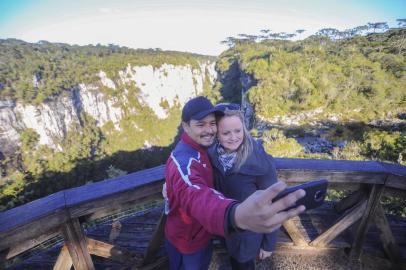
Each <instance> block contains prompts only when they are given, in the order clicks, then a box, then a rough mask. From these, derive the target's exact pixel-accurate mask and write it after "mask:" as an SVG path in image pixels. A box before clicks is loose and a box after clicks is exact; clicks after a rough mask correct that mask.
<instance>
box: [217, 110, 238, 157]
mask: <svg viewBox="0 0 406 270" xmlns="http://www.w3.org/2000/svg"><path fill="white" fill-rule="evenodd" d="M242 125H243V123H242V122H241V120H240V118H239V117H238V116H236V115H232V116H224V117H222V118H221V119H220V121H219V122H218V123H217V138H218V140H219V142H220V144H221V145H222V146H223V147H224V149H225V150H226V151H227V152H233V151H236V150H237V149H238V147H240V145H241V143H242V141H243V138H244V131H243V126H242Z"/></svg>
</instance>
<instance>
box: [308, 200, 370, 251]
mask: <svg viewBox="0 0 406 270" xmlns="http://www.w3.org/2000/svg"><path fill="white" fill-rule="evenodd" d="M366 205H367V202H366V201H365V200H364V201H361V202H359V203H358V204H357V205H356V206H354V207H353V208H351V209H350V210H348V211H347V212H345V213H344V214H343V217H342V218H340V220H339V221H338V222H337V223H335V224H334V225H333V226H331V227H330V228H329V229H328V230H327V231H325V232H323V233H322V234H321V235H319V236H318V237H317V238H316V239H314V240H313V241H312V242H310V246H313V247H319V248H320V247H326V246H327V245H328V243H330V242H331V241H332V240H333V239H334V238H335V237H337V235H339V234H340V233H342V232H343V231H344V230H346V229H347V228H348V227H349V226H351V225H352V224H354V223H355V222H356V221H357V220H359V219H360V218H361V217H362V214H363V213H364V211H365V209H366Z"/></svg>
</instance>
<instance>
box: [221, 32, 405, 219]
mask: <svg viewBox="0 0 406 270" xmlns="http://www.w3.org/2000/svg"><path fill="white" fill-rule="evenodd" d="M375 26H376V25H375ZM358 29H364V30H365V29H366V28H365V27H361V28H358ZM373 30H376V29H373ZM262 32H269V31H262ZM348 32H351V33H352V34H348ZM374 32H375V31H374ZM374 32H372V33H369V34H365V35H361V34H356V31H347V33H342V32H341V33H340V32H338V31H337V30H334V29H323V30H320V31H319V32H318V33H317V34H316V35H313V36H310V37H308V38H306V39H304V40H299V41H290V40H287V38H289V36H287V34H286V33H285V34H283V35H281V34H280V33H279V34H278V33H275V34H272V33H271V34H269V35H268V37H267V38H264V36H263V35H261V36H255V35H244V34H242V35H240V38H228V39H227V40H226V41H225V42H228V43H229V45H230V49H228V50H227V51H225V52H223V53H222V54H221V55H220V57H219V60H218V61H217V69H218V70H219V71H220V72H221V74H222V76H221V77H222V78H227V77H229V78H234V79H233V80H227V79H225V80H223V81H221V82H219V85H217V88H218V89H221V91H222V96H223V97H226V98H227V99H228V100H231V101H234V102H241V100H242V97H241V95H239V93H241V92H244V93H245V98H246V100H248V102H249V103H250V104H251V105H252V106H253V108H254V111H255V120H254V122H255V123H254V125H253V126H254V128H253V129H252V130H251V132H252V134H253V135H254V136H257V137H260V138H262V140H263V141H264V145H265V148H266V150H267V152H268V153H271V154H272V155H274V156H277V157H296V158H323V159H345V160H380V161H386V162H392V163H399V164H402V165H406V58H405V57H406V29H405V28H397V29H390V30H388V31H380V32H379V33H374ZM275 37H279V38H275ZM258 39H259V40H260V41H258ZM261 39H262V40H261ZM238 73H240V74H243V75H244V76H245V78H244V76H241V75H238ZM236 76H237V77H239V78H240V80H235V77H236ZM247 77H248V78H249V80H248V81H249V82H248V84H249V85H250V87H249V88H248V89H244V86H243V84H244V82H242V81H241V80H243V81H244V80H247ZM245 83H247V82H245ZM289 119H294V120H295V121H294V123H292V124H286V123H284V121H285V120H289ZM285 122H286V121H285ZM308 138H310V139H314V138H316V139H315V140H316V143H315V144H320V143H321V144H325V145H327V146H326V147H320V146H316V147H311V149H309V147H306V144H303V143H301V141H305V140H306V139H308ZM301 139H302V140H301ZM338 195H340V194H338ZM341 195H342V194H341ZM384 200H386V202H387V203H388V204H389V201H391V199H388V198H385V199H384ZM395 200H397V202H395V203H394V204H391V205H392V206H393V210H394V211H395V212H396V213H400V214H401V215H402V216H406V210H405V208H406V202H405V201H404V200H400V199H395Z"/></svg>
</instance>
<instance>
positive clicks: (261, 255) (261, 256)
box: [258, 248, 272, 260]
mask: <svg viewBox="0 0 406 270" xmlns="http://www.w3.org/2000/svg"><path fill="white" fill-rule="evenodd" d="M271 255H272V251H266V250H263V249H262V248H261V249H260V250H259V255H258V257H259V259H260V260H265V259H266V258H268V257H269V256H271Z"/></svg>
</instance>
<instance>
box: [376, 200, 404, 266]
mask: <svg viewBox="0 0 406 270" xmlns="http://www.w3.org/2000/svg"><path fill="white" fill-rule="evenodd" d="M374 221H375V225H376V227H377V228H378V230H379V231H380V234H379V238H380V239H381V241H382V245H383V249H384V250H385V252H386V254H387V255H388V257H389V259H390V260H391V261H392V262H393V263H398V262H400V249H399V247H398V245H397V244H396V240H395V237H393V234H392V231H391V229H390V226H389V223H388V220H387V219H386V216H385V212H384V210H383V208H382V206H381V205H380V204H378V205H377V208H376V211H375V217H374Z"/></svg>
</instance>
